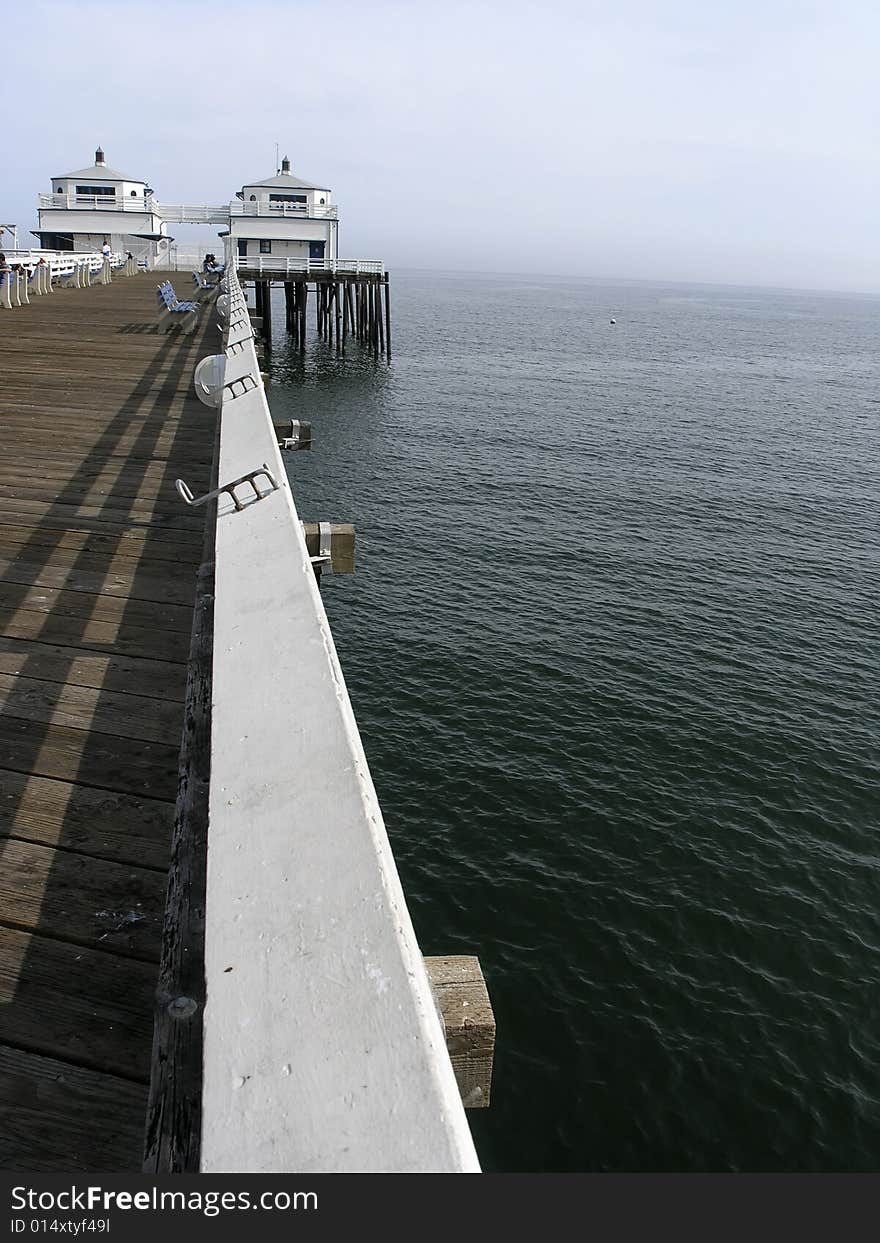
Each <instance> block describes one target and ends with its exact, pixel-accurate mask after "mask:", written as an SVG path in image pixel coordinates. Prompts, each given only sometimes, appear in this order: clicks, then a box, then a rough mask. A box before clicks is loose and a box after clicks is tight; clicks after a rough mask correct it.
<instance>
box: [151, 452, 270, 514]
mask: <svg viewBox="0 0 880 1243" xmlns="http://www.w3.org/2000/svg"><path fill="white" fill-rule="evenodd" d="M260 475H264V476H265V478H266V479H267V480H268V481H269V491H268V492H261V491H260V489H259V488H258V487H257V484H256V480H257V479H258V478H259V477H260ZM245 483H247V484H250V486H251V488H253V491H254V496H253V499H251V500H248V501H247V502H244V503H243V502H242V501H240V500H239V499H238V497H237V496H236V495H235V489H236V488H238V487H240V486H241V485H242V484H245ZM174 486H175V487H176V488H177V491H178V492H179V494H180V497H181V500H183V501H185V502H186V504H187V505H192V506H193V507H195V506H196V505H204V504H206V503H207V502H208V501H213V500H214V499H215V498H216V497H218V496H221V495H222V494H223V493H224V492H225V493H227V495H228V496H231V497H232V503H233V505H234V506H235V508H236V509H245V508H246V507H247V505H253V504H254V501H262V500H263V499H264V497H267V496H269V495H270V494H271V493H272V492H276V491H277V490H278V488H280V486H281V485H280V484H279V483H278V481H277V480H276V478H275V476H274V475H273V474H272V472H271V470H270V469H269V467H268V465H267V464H266V463H265V462H264V463H263V465H262V466H261V467H260V468H259V470H252V471H250V472H249V473H248V474H247V475H242V476H241V477H240V478H239V479H233V480H232V482H231V483H224V485H223V487H222V488H215V489H214V491H213V492H206V493H205V495H204V496H200V497H194V496H193V494H192V490H191V489H190V487H189V485H188V484H186V483H184V481H183V480H182V479H177V480H175V483H174Z"/></svg>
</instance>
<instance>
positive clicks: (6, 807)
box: [0, 768, 174, 876]
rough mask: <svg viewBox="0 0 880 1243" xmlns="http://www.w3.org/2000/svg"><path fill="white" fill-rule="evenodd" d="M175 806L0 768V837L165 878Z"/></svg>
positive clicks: (155, 800) (170, 803) (115, 791)
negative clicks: (129, 866)
mask: <svg viewBox="0 0 880 1243" xmlns="http://www.w3.org/2000/svg"><path fill="white" fill-rule="evenodd" d="M173 822H174V804H173V803H172V802H162V801H161V800H159V799H152V798H138V797H137V796H136V795H133V794H121V793H119V791H117V790H97V789H93V788H92V787H91V786H83V785H76V784H75V783H73V782H70V781H58V780H56V779H54V778H51V777H37V776H35V775H34V774H33V773H16V772H12V771H11V770H10V769H8V768H7V769H0V838H4V837H16V838H19V839H21V840H22V841H31V842H41V843H43V844H44V845H46V846H61V847H63V849H65V850H73V851H77V852H78V853H80V854H82V855H92V856H94V857H95V858H97V859H107V860H109V861H111V862H115V863H125V864H134V865H135V866H139V867H145V868H152V869H153V870H154V871H158V872H161V873H162V875H163V876H164V874H165V870H166V867H167V864H168V855H169V851H170V847H171V828H172V825H173Z"/></svg>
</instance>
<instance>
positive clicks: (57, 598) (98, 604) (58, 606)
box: [0, 581, 192, 637]
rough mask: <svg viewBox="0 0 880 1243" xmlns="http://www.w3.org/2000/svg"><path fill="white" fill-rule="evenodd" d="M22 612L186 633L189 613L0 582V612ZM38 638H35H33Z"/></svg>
mask: <svg viewBox="0 0 880 1243" xmlns="http://www.w3.org/2000/svg"><path fill="white" fill-rule="evenodd" d="M17 609H25V610H27V611H29V612H36V613H50V614H51V615H52V617H53V618H59V617H77V618H82V619H88V620H89V621H104V622H112V623H113V624H114V625H115V626H116V628H117V630H128V628H129V626H157V627H159V626H161V627H163V628H164V629H167V630H169V631H177V632H180V633H181V634H188V633H189V624H190V623H191V619H192V609H191V608H188V607H187V606H186V605H185V604H162V603H160V602H159V601H156V600H126V599H125V597H120V596H111V595H102V594H101V593H99V592H89V591H66V590H65V589H64V588H57V587H42V586H39V585H37V586H32V587H29V586H27V584H25V583H5V582H2V581H0V610H17ZM34 637H38V636H34Z"/></svg>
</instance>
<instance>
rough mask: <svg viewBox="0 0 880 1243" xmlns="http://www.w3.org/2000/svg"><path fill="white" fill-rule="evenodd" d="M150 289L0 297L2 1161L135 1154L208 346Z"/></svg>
mask: <svg viewBox="0 0 880 1243" xmlns="http://www.w3.org/2000/svg"><path fill="white" fill-rule="evenodd" d="M175 280H176V282H177V283H178V286H179V291H180V292H182V290H183V288H185V287H187V286H188V284H189V280H188V277H186V276H185V275H183V274H181V275H180V276H178V277H176V278H175ZM155 286H156V277H155V276H137V277H132V278H128V279H122V278H117V279H116V280H114V282H113V284H112V285H110V286H95V287H93V288H91V289H82V290H58V291H56V292H55V293H53V294H52V295H50V296H45V297H42V298H35V299H34V300H33V301H32V302H31V305H30V306H26V307H22V308H21V309H19V310H14V311H3V312H0V368H2V384H0V435H2V456H0V858H2V864H0V1169H4V1170H33V1171H36V1170H42V1171H48V1170H63V1171H65V1172H68V1171H74V1170H111V1171H125V1170H130V1171H137V1170H140V1168H141V1159H142V1146H143V1128H144V1117H145V1111H146V1100H147V1087H148V1082H149V1074H150V1056H151V1046H152V1031H153V994H154V989H155V983H156V974H157V964H158V961H159V954H160V942H161V933H162V917H163V910H164V903H165V886H166V872H167V867H168V856H169V843H170V835H171V828H172V823H173V819H174V801H175V797H176V793H177V781H178V755H179V747H180V737H181V728H182V717H183V696H184V687H185V681H186V662H187V659H188V654H189V647H190V632H191V626H192V615H193V609H192V605H193V599H194V589H195V582H196V573H197V570H198V566H199V563H200V561H201V559H202V552H203V534H204V512H205V511H204V510H196V511H192V512H191V511H188V510H187V509H186V508H185V506H184V505H183V504H182V503H181V502H180V500H179V499H178V497H177V495H176V493H175V491H174V480H175V478H177V477H178V476H182V477H184V478H185V479H186V480H187V482H188V483H189V484H190V485H191V486H192V488H193V491H194V492H195V493H196V494H198V493H200V492H201V491H204V490H205V489H206V488H207V486H208V482H209V477H210V470H211V461H212V455H213V448H214V427H215V416H214V413H213V412H212V411H211V410H209V409H208V408H207V407H205V406H203V405H201V404H200V403H199V402H198V400H197V399H196V398H195V395H194V393H193V387H192V377H193V370H194V367H195V364H196V362H197V361H198V360H199V358H201V357H203V356H204V355H205V354H209V353H214V352H215V351H216V348H217V337H216V330H215V328H214V327H213V326H212V321H213V320H214V316H212V315H210V314H203V317H202V323H201V324H200V325H199V327H198V329H197V330H196V332H195V333H194V334H193V335H192V336H190V337H184V336H182V335H180V334H178V333H170V334H168V335H167V336H166V335H164V334H157V333H156V332H155V323H156V309H155ZM182 296H185V294H183V295H182Z"/></svg>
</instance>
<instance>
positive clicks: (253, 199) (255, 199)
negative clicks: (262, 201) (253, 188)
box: [250, 194, 257, 203]
mask: <svg viewBox="0 0 880 1243" xmlns="http://www.w3.org/2000/svg"><path fill="white" fill-rule="evenodd" d="M256 201H257V196H256V195H255V194H252V195H251V197H250V202H251V203H256Z"/></svg>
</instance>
